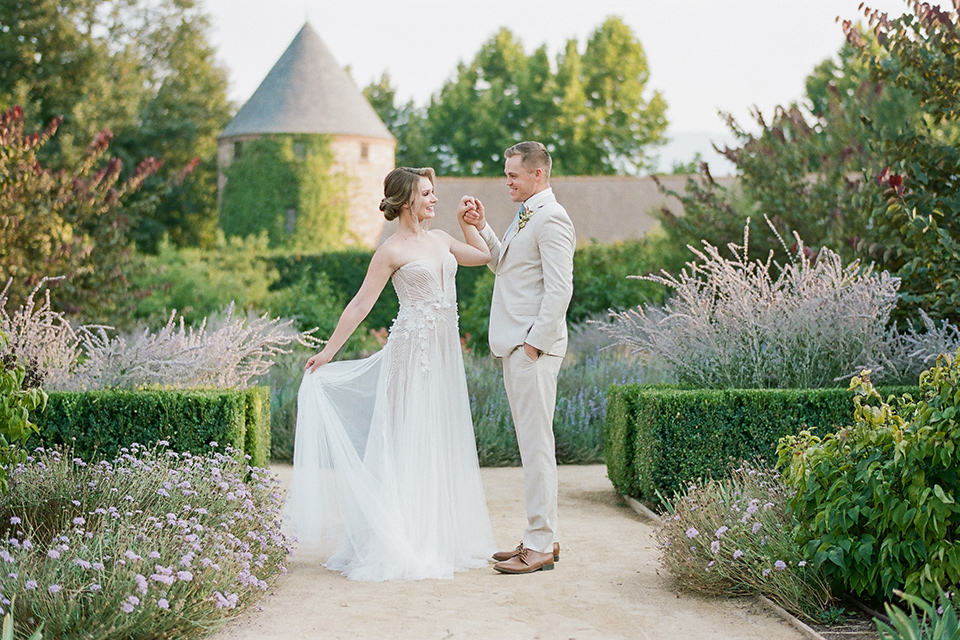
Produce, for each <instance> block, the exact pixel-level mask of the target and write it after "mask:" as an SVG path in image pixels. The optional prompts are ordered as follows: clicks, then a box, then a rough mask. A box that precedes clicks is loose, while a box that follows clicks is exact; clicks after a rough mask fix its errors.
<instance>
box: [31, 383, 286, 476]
mask: <svg viewBox="0 0 960 640" xmlns="http://www.w3.org/2000/svg"><path fill="white" fill-rule="evenodd" d="M48 395H49V400H48V401H47V407H46V409H45V410H44V411H42V412H37V413H36V414H33V415H32V416H31V417H34V422H35V423H36V424H37V427H39V429H40V434H39V435H38V436H34V437H32V438H31V440H30V441H29V442H28V444H27V446H28V447H30V448H33V447H35V446H39V445H43V446H48V447H49V446H55V445H68V446H70V447H71V448H72V449H73V452H74V454H75V455H76V456H77V457H79V458H82V459H84V460H88V461H89V460H99V459H103V458H111V457H114V456H115V455H117V453H118V452H119V450H120V448H121V447H128V446H130V445H131V444H133V443H134V442H137V443H139V444H142V445H147V446H149V445H152V444H153V443H155V442H157V441H158V440H166V441H168V442H169V443H170V445H169V446H170V449H171V450H172V451H180V452H183V451H190V452H191V453H208V452H209V451H210V446H209V443H210V442H211V441H216V442H217V443H218V444H219V446H220V448H221V450H222V448H224V447H226V446H228V445H229V446H231V447H233V448H234V449H236V450H238V451H242V452H243V453H244V454H246V455H249V456H250V460H249V464H250V465H252V466H256V467H266V466H269V464H270V389H269V388H267V387H254V388H252V389H244V390H223V389H211V390H176V391H166V390H138V391H134V390H128V389H105V390H98V391H83V392H67V391H51V392H50V393H49V394H48Z"/></svg>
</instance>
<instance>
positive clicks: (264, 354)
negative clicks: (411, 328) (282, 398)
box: [0, 279, 320, 391]
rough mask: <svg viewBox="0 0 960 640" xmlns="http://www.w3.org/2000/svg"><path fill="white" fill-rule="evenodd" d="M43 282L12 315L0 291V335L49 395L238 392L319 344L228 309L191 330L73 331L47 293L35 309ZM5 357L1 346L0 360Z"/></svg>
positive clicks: (169, 326)
mask: <svg viewBox="0 0 960 640" xmlns="http://www.w3.org/2000/svg"><path fill="white" fill-rule="evenodd" d="M46 281H47V279H45V280H44V281H42V282H41V283H40V285H38V286H37V288H35V289H34V290H33V291H32V292H31V294H30V295H29V296H28V297H27V300H26V301H25V303H24V304H22V305H21V306H20V307H18V308H17V309H16V310H14V311H13V312H12V313H11V312H9V311H8V310H7V309H6V304H7V301H8V299H7V297H6V290H4V291H2V292H0V330H3V331H5V332H6V333H7V334H8V336H9V347H8V350H9V351H10V352H13V353H16V354H17V355H18V357H19V358H20V359H21V360H23V361H25V362H26V363H28V366H29V367H30V368H31V370H32V372H33V373H34V375H36V376H37V377H38V378H39V380H41V381H42V383H43V386H44V387H45V388H46V389H48V390H55V391H87V390H90V389H106V388H136V387H142V386H163V387H165V388H173V389H189V388H196V387H214V388H231V387H240V388H244V387H246V386H248V385H249V384H250V383H251V381H252V380H255V379H256V378H257V377H259V376H261V375H263V374H264V373H265V372H266V371H267V370H268V369H269V368H270V366H271V365H272V363H273V360H274V358H275V357H276V356H277V355H278V354H281V353H286V352H287V349H286V348H285V347H287V346H288V345H291V344H303V345H308V346H311V347H316V346H317V345H318V344H319V342H320V341H319V340H317V339H316V338H314V337H313V333H314V332H313V331H305V332H299V331H297V330H296V329H295V328H294V327H293V324H294V321H293V320H281V319H280V318H274V319H270V318H269V317H268V316H266V315H263V316H260V317H253V318H248V317H245V316H243V315H240V314H237V313H236V311H235V308H234V306H233V304H230V305H228V306H227V308H226V309H225V310H224V311H223V313H221V314H219V316H214V317H212V318H210V319H209V320H207V319H204V320H203V321H202V322H201V323H200V324H199V325H198V326H195V327H193V326H190V327H188V326H186V323H185V322H184V319H183V317H179V318H178V317H177V315H176V314H175V313H174V314H171V315H170V318H169V320H168V321H167V323H166V325H165V326H163V327H162V328H161V329H160V330H158V331H151V330H150V329H144V330H142V331H140V332H139V333H133V334H129V335H123V334H119V335H110V334H109V333H108V330H109V329H110V327H105V326H101V325H85V326H81V327H79V328H77V329H75V328H74V327H73V326H72V325H71V324H70V322H69V321H68V320H67V318H66V317H65V316H64V315H63V314H62V313H60V312H57V311H54V310H53V308H52V307H51V304H50V292H49V290H48V291H46V292H45V295H44V298H43V301H42V302H41V303H39V304H37V302H36V295H37V293H39V291H40V288H41V287H42V286H43V284H44V283H45V282H46ZM5 352H6V349H4V348H3V347H2V345H0V355H3V354H4V353H5Z"/></svg>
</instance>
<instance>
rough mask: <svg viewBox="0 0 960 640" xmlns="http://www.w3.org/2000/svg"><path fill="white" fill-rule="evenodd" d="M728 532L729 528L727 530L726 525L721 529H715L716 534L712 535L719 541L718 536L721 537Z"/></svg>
mask: <svg viewBox="0 0 960 640" xmlns="http://www.w3.org/2000/svg"><path fill="white" fill-rule="evenodd" d="M729 530H730V528H729V527H728V526H727V525H723V526H722V527H720V528H719V529H717V531H716V533H714V534H713V535H715V536H716V537H717V539H719V538H720V536H722V535H723V534H725V533H726V532H727V531H729Z"/></svg>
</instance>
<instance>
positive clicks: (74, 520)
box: [73, 516, 87, 527]
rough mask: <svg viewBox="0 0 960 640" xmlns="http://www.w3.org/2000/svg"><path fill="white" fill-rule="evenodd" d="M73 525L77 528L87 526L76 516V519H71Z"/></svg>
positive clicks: (85, 522) (84, 521)
mask: <svg viewBox="0 0 960 640" xmlns="http://www.w3.org/2000/svg"><path fill="white" fill-rule="evenodd" d="M73 524H75V525H77V526H78V527H80V526H83V525H85V524H87V521H86V520H84V519H83V518H81V517H80V516H77V517H76V518H74V519H73Z"/></svg>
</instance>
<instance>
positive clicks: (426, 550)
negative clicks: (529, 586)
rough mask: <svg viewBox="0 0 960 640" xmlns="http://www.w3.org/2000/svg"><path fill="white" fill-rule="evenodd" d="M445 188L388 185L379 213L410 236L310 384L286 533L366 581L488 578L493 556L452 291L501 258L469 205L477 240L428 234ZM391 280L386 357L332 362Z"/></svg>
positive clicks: (467, 232)
mask: <svg viewBox="0 0 960 640" xmlns="http://www.w3.org/2000/svg"><path fill="white" fill-rule="evenodd" d="M433 190H434V172H433V169H429V168H425V169H410V168H406V167H401V168H398V169H394V170H393V171H391V172H390V173H389V174H387V177H386V178H385V179H384V199H383V200H382V201H381V203H380V210H381V211H382V212H383V214H384V216H385V217H386V219H387V220H394V219H399V227H398V229H397V231H396V233H394V234H393V235H392V236H390V238H388V239H387V240H386V241H385V242H384V243H383V244H382V245H381V246H380V247H379V248H378V249H377V250H376V252H375V253H374V255H373V258H372V259H371V260H370V266H369V268H368V270H367V275H366V277H365V278H364V281H363V284H362V285H361V287H360V290H359V291H358V292H357V294H356V296H354V298H353V300H351V301H350V303H349V304H348V305H347V306H346V308H345V309H344V310H343V314H342V315H341V316H340V320H339V322H338V323H337V327H336V329H335V330H334V332H333V335H332V336H331V337H330V339H329V341H328V342H327V344H326V346H325V347H324V349H323V350H322V351H321V352H320V353H318V354H316V355H315V356H313V357H312V358H310V359H309V360H308V361H307V364H306V367H305V369H306V373H305V374H304V377H303V382H302V383H301V386H300V393H299V399H298V413H297V433H296V440H295V445H294V456H293V475H292V477H291V481H290V489H289V491H288V494H287V504H286V509H285V516H284V517H285V520H286V525H287V528H288V529H289V530H290V532H291V533H293V534H294V535H295V536H296V537H297V539H298V540H299V542H300V543H301V545H307V546H314V547H317V546H319V547H320V549H321V551H322V552H324V553H325V554H329V557H328V558H327V561H326V563H325V566H326V567H327V568H329V569H334V570H338V571H340V572H341V573H343V574H344V575H345V576H347V577H348V578H352V579H356V580H419V579H424V578H450V577H452V576H453V573H454V572H455V571H459V570H463V569H470V568H475V567H485V566H488V558H489V557H490V556H491V554H492V553H493V551H494V550H495V545H494V540H493V532H492V530H491V527H490V518H489V515H488V514H487V507H486V501H485V498H484V495H483V486H482V484H481V482H480V467H479V463H478V461H477V450H476V443H475V440H474V434H473V423H472V421H471V417H470V406H469V401H468V396H467V386H466V378H465V376H464V369H463V354H462V353H461V350H460V333H459V328H458V325H457V298H456V287H455V281H454V276H455V275H456V271H457V264H462V265H466V266H479V265H483V264H486V263H487V262H488V261H489V260H490V252H489V250H488V249H487V245H486V243H485V242H484V241H483V239H482V238H481V237H480V233H479V232H478V231H477V229H476V227H474V226H472V225H469V224H467V223H466V222H465V221H464V219H463V215H464V213H465V212H466V211H468V210H470V209H471V208H472V207H475V201H474V200H473V199H472V198H470V197H468V196H464V198H463V199H462V200H461V202H460V207H459V210H458V212H457V216H458V218H459V220H460V227H461V228H462V230H463V233H464V238H465V240H466V242H461V241H459V240H455V239H454V238H452V237H451V236H450V235H449V234H447V233H445V232H443V231H440V230H428V229H427V223H428V222H429V220H430V219H432V218H433V217H434V215H435V214H434V205H435V204H436V203H437V197H436V196H435V195H434V191H433ZM391 278H392V279H393V286H394V288H395V289H396V291H397V297H398V298H399V300H400V312H399V313H398V315H397V317H396V319H395V320H394V322H393V326H392V327H391V328H390V336H389V338H388V339H387V343H386V346H385V347H384V348H383V350H381V351H379V352H377V353H375V354H374V355H372V356H370V357H368V358H365V359H363V360H355V361H338V362H333V363H331V362H330V361H331V359H332V358H333V357H334V355H335V354H336V353H337V351H339V350H340V348H341V347H342V346H343V344H344V343H345V342H346V341H347V338H349V337H350V335H351V334H352V333H353V331H354V330H355V329H356V328H357V326H358V325H359V324H360V322H362V321H363V319H364V318H365V317H366V316H367V314H368V313H369V312H370V309H371V308H372V307H373V304H374V302H376V300H377V298H378V297H379V295H380V292H381V291H382V290H383V288H384V286H386V283H387V280H388V279H391Z"/></svg>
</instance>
